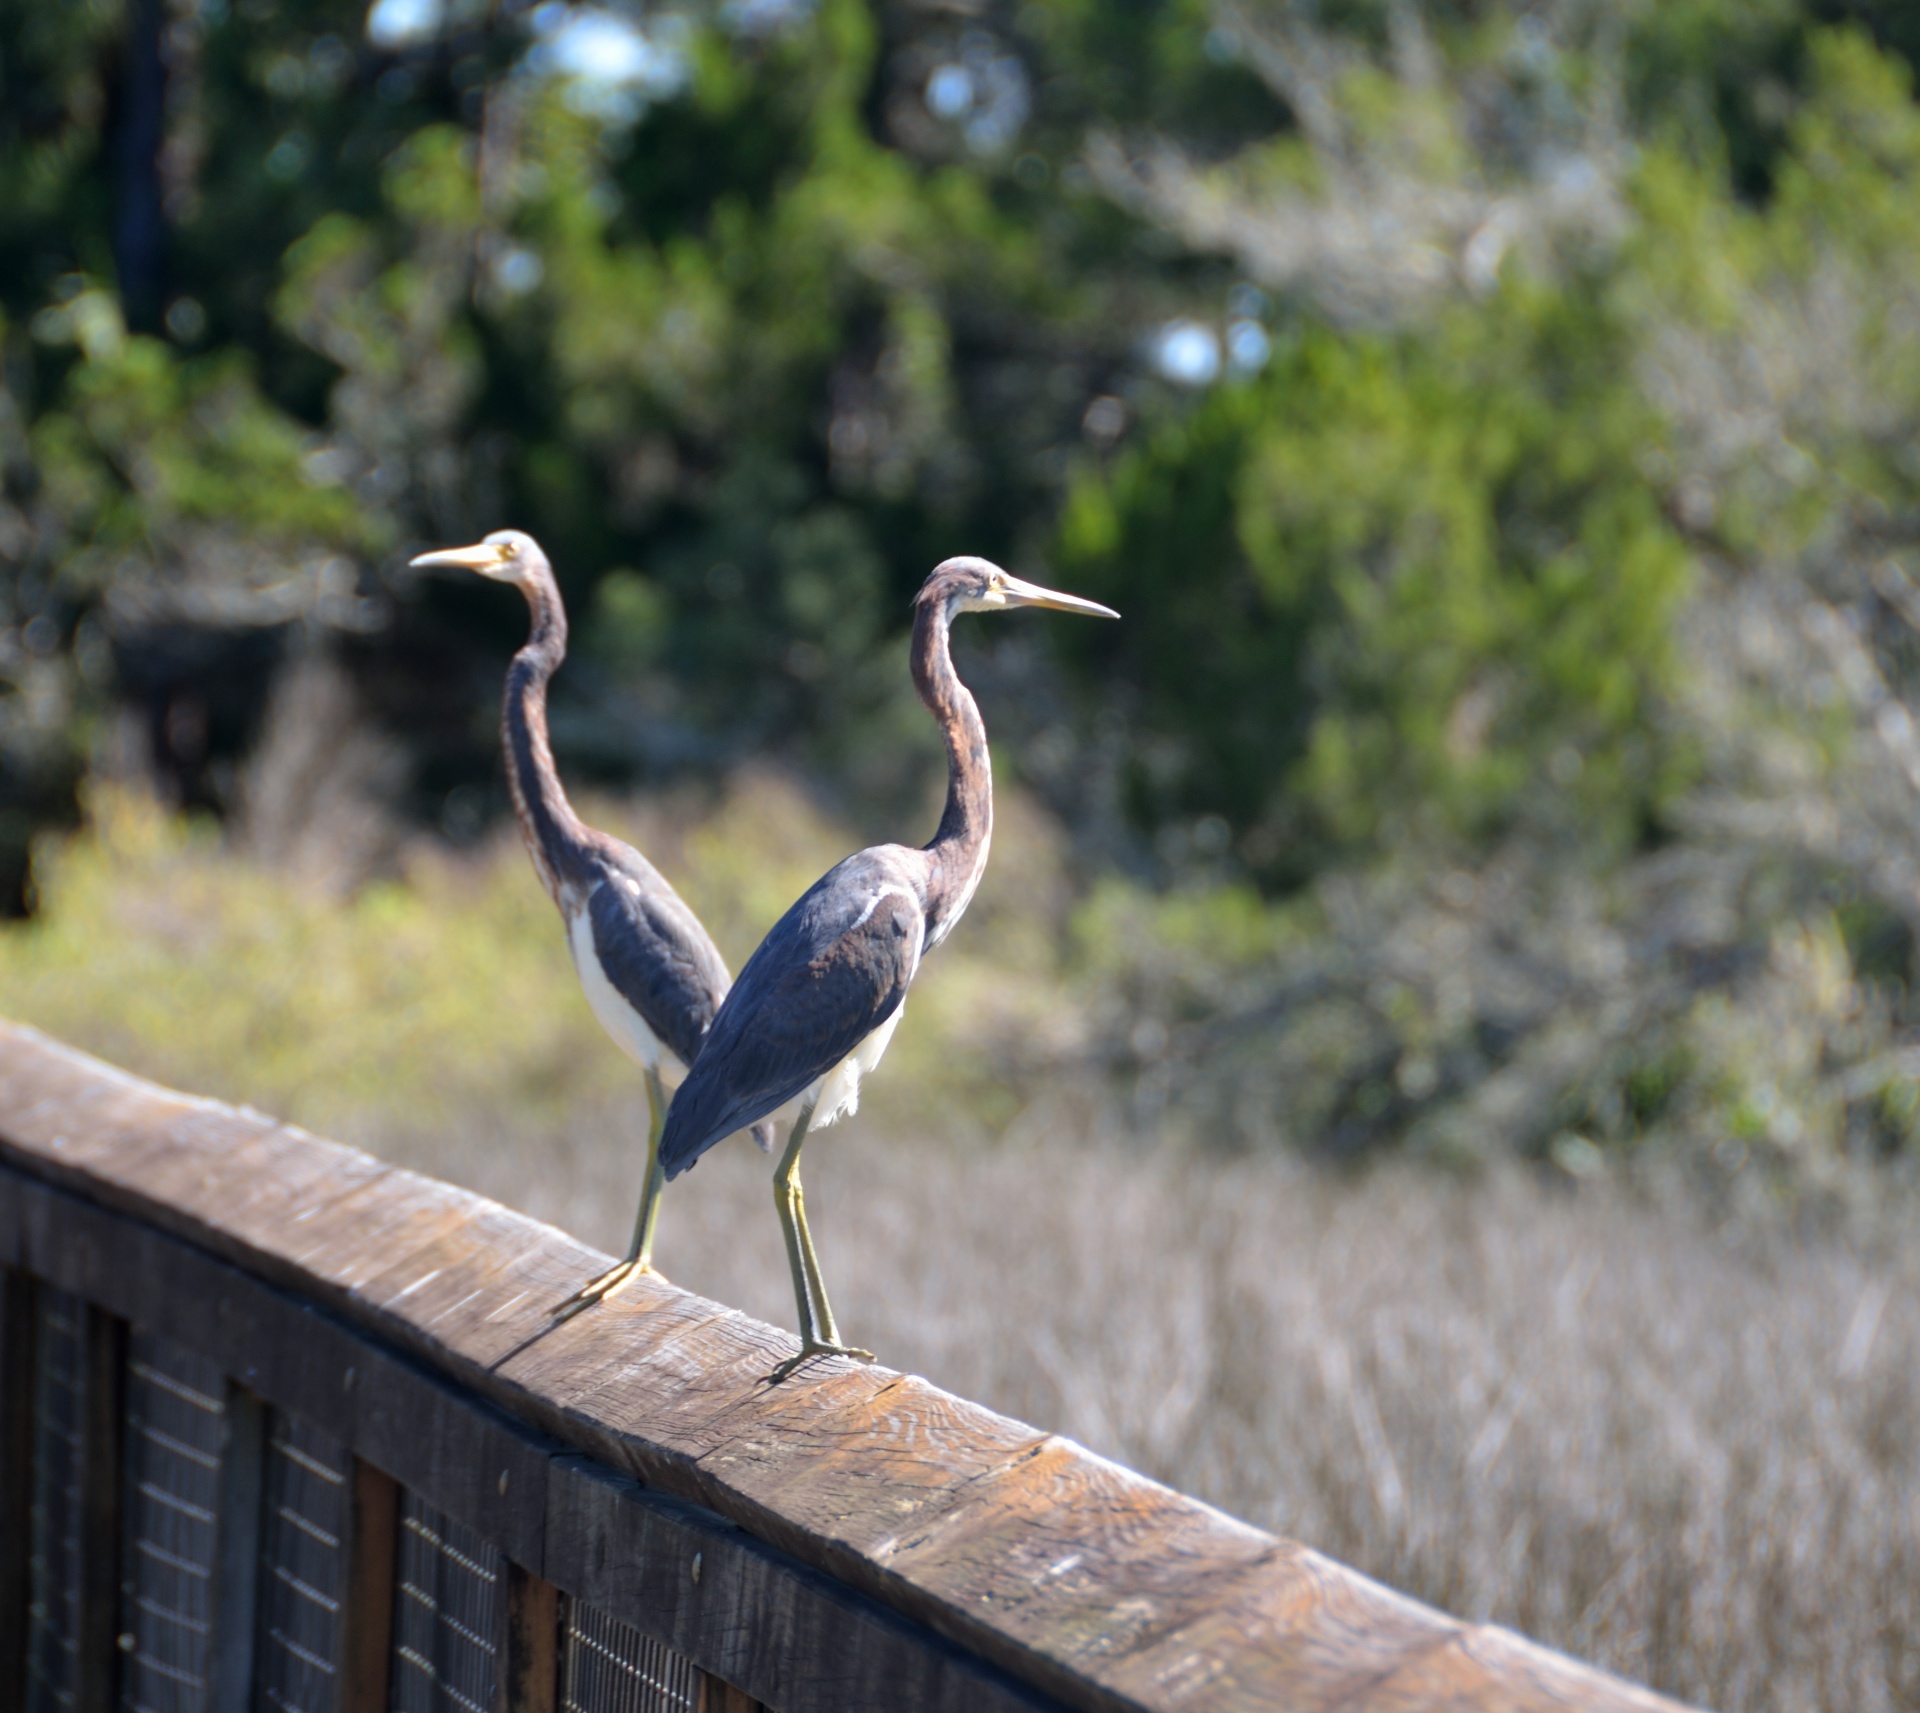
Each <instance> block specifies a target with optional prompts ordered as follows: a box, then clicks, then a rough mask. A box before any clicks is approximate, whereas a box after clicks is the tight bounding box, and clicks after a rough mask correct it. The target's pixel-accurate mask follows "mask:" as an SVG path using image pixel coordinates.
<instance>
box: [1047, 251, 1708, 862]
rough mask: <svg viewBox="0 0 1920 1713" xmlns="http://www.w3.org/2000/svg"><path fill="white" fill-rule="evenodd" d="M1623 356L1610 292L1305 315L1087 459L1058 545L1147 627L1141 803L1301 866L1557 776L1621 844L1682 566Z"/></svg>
mask: <svg viewBox="0 0 1920 1713" xmlns="http://www.w3.org/2000/svg"><path fill="white" fill-rule="evenodd" d="M1629 365H1630V346H1629V344H1628V341H1627V339H1626V338H1625V337H1624V332H1623V330H1622V329H1621V328H1620V326H1619V325H1618V320H1617V318H1616V317H1614V316H1613V315H1612V314H1611V313H1610V312H1609V310H1608V309H1607V307H1606V304H1605V301H1604V298H1603V296H1602V294H1601V293H1600V292H1599V291H1598V290H1597V289H1595V288H1591V287H1589V288H1584V289H1579V288H1577V289H1572V290H1548V289H1544V288H1541V287H1539V286H1535V285H1531V284H1529V283H1528V282H1526V281H1525V280H1524V279H1520V278H1514V279H1510V280H1509V281H1508V282H1507V285H1506V286H1505V288H1504V289H1503V290H1502V291H1501V292H1500V293H1498V294H1497V295H1496V296H1495V297H1493V298H1492V299H1490V300H1488V301H1487V302H1486V303H1484V304H1477V305H1473V306H1463V307H1460V308H1457V309H1455V310H1453V311H1450V312H1449V313H1448V314H1446V315H1445V316H1444V317H1443V318H1441V319H1440V320H1439V321H1438V323H1437V324H1434V325H1430V326H1426V327H1423V328H1421V329H1420V330H1419V332H1418V333H1410V334H1401V335H1378V336H1360V337H1355V336H1351V335H1349V336H1342V337H1337V336H1335V335H1333V334H1331V333H1329V332H1327V331H1324V330H1320V329H1315V328H1308V329H1305V330H1303V331H1302V332H1301V333H1300V334H1299V335H1298V336H1297V337H1296V338H1295V339H1293V340H1292V341H1291V342H1290V343H1289V344H1288V345H1287V346H1285V347H1284V348H1283V350H1282V351H1281V353H1280V354H1279V356H1278V358H1277V360H1276V361H1275V362H1274V364H1273V365H1272V367H1271V369H1270V370H1269V372H1268V374H1267V375H1266V376H1265V377H1264V378H1263V379H1261V380H1260V381H1259V382H1258V383H1257V384H1254V385H1250V386H1247V387H1244V388H1241V389H1236V390H1224V391H1222V392H1220V393H1218V394H1216V395H1215V396H1214V397H1213V398H1211V399H1209V400H1208V401H1207V402H1206V404H1204V405H1203V406H1202V407H1201V408H1200V410H1199V411H1198V412H1196V413H1195V415H1194V416H1193V417H1192V418H1191V419H1190V420H1189V421H1186V422H1182V423H1178V424H1175V425H1172V426H1169V427H1168V428H1166V429H1164V430H1162V431H1161V433H1160V434H1159V435H1158V436H1157V437H1156V438H1155V439H1154V440H1152V441H1151V442H1150V443H1149V444H1148V445H1147V446H1145V447H1144V448H1143V449H1142V450H1140V451H1139V452H1136V453H1130V454H1128V455H1126V456H1124V457H1123V458H1122V459H1121V460H1120V462H1119V463H1118V465H1117V466H1116V467H1115V469H1114V470H1113V471H1112V472H1111V474H1110V475H1109V476H1107V477H1105V478H1104V479H1101V478H1096V477H1093V476H1091V475H1089V476H1088V477H1087V478H1086V479H1084V480H1083V482H1082V484H1081V486H1080V487H1079V488H1078V489H1077V490H1076V492H1075V496H1074V499H1073V502H1072V503H1071V504H1070V506H1069V507H1068V510H1067V512H1066V516H1065V521H1064V524H1063V526H1062V536H1061V548H1060V556H1061V558H1062V560H1063V562H1064V563H1066V564H1068V565H1070V566H1071V567H1072V568H1073V570H1074V572H1075V574H1076V576H1077V577H1078V579H1079V581H1080V582H1082V583H1084V584H1086V585H1087V586H1088V587H1090V588H1093V589H1096V590H1098V591H1099V592H1100V594H1101V596H1102V598H1104V599H1107V600H1110V601H1112V602H1113V603H1114V604H1116V605H1117V606H1119V607H1120V608H1122V609H1123V610H1124V611H1126V612H1127V613H1128V615H1129V616H1130V617H1131V618H1134V619H1136V620H1137V621H1139V622H1137V623H1136V624H1134V625H1133V626H1130V627H1129V631H1128V633H1127V636H1126V638H1125V640H1124V641H1123V642H1122V643H1121V644H1120V645H1119V646H1120V648H1121V650H1122V658H1123V660H1124V662H1125V669H1126V670H1128V671H1129V674H1130V675H1131V676H1132V677H1133V678H1134V680H1135V682H1136V683H1138V684H1139V685H1140V686H1141V687H1142V715H1143V721H1144V723H1145V724H1146V725H1147V726H1148V728H1149V729H1150V730H1151V731H1152V732H1153V734H1154V736H1155V738H1156V739H1161V740H1163V747H1161V748H1158V749H1156V748H1154V747H1152V746H1146V748H1145V759H1144V760H1143V763H1142V765H1141V768H1140V770H1139V774H1138V776H1137V778H1136V782H1135V798H1134V800H1135V804H1136V811H1137V812H1138V813H1139V814H1140V815H1141V816H1142V818H1143V819H1145V820H1148V821H1150V822H1151V821H1156V820H1159V819H1163V818H1165V817H1168V816H1170V815H1178V814H1181V813H1186V814H1194V813H1199V812H1204V811H1207V810H1213V811H1216V812H1225V813H1226V814H1227V815H1228V816H1229V817H1230V819H1231V820H1232V821H1233V823H1234V827H1235V831H1236V833H1237V834H1238V836H1239V839H1240V845H1241V849H1242V852H1243V854H1244V856H1245V857H1246V859H1247V860H1248V862H1249V864H1250V865H1251V866H1252V867H1253V868H1254V869H1255V870H1256V872H1262V873H1266V874H1269V875H1272V874H1279V875H1287V874H1292V875H1294V876H1298V875H1300V874H1301V873H1302V872H1303V871H1304V870H1305V868H1306V865H1308V864H1311V863H1312V862H1314V861H1315V858H1316V855H1317V854H1318V853H1326V854H1328V855H1335V854H1338V853H1341V852H1344V851H1350V850H1352V849H1355V848H1365V847H1368V846H1370V845H1373V844H1375V843H1377V842H1378V841H1379V840H1380V839H1381V838H1382V837H1390V836H1391V835H1392V834H1393V833H1394V831H1395V830H1396V828H1397V829H1398V830H1399V831H1401V832H1408V831H1413V832H1420V833H1427V832H1431V831H1435V830H1440V831H1444V832H1447V833H1450V834H1452V835H1454V836H1457V837H1466V838H1470V839H1471V838H1477V837H1485V836H1487V835H1488V834H1490V833H1492V832H1495V831H1498V830H1499V829H1500V828H1501V827H1503V826H1504V825H1506V824H1509V823H1511V822H1512V820H1513V819H1514V818H1515V817H1516V816H1517V815H1519V814H1521V813H1522V812H1523V808H1524V805H1525V801H1526V799H1527V798H1528V797H1529V796H1535V795H1541V794H1546V795H1553V794H1555V793H1556V791H1557V790H1562V789H1563V790H1564V792H1565V794H1566V795H1568V796H1570V797H1571V799H1572V800H1573V802H1574V803H1575V804H1576V805H1577V807H1578V810H1579V811H1580V812H1581V813H1582V814H1584V816H1585V817H1586V818H1587V820H1588V822H1589V824H1590V825H1591V827H1592V829H1593V831H1594V833H1595V834H1596V835H1597V836H1598V837H1599V838H1600V839H1601V840H1602V841H1604V842H1607V843H1611V844H1612V845H1614V846H1615V847H1620V846H1624V845H1628V844H1630V843H1631V842H1632V841H1633V840H1634V838H1635V837H1636V836H1637V835H1638V833H1639V831H1640V829H1641V828H1642V827H1643V826H1644V825H1645V824H1646V823H1647V822H1648V821H1649V820H1650V819H1651V818H1652V817H1653V816H1654V815H1655V814H1656V813H1657V810H1658V805H1659V803H1660V801H1661V800H1662V797H1663V795H1664V794H1665V793H1667V792H1669V791H1671V790H1672V788H1673V786H1674V784H1675V783H1676V781H1677V776H1678V773H1679V770H1680V767H1681V765H1682V763H1681V761H1680V758H1678V757H1675V756H1673V755H1670V754H1666V753H1663V749H1662V745H1661V741H1660V739H1659V736H1658V734H1657V733H1656V732H1655V731H1654V729H1653V721H1652V711H1653V707H1654V704H1655V702H1656V700H1657V698H1658V697H1659V695H1660V693H1661V691H1662V690H1663V689H1664V688H1665V686H1666V685H1667V683H1668V682H1669V676H1670V672H1671V666H1672V657H1671V653H1670V643H1669V634H1670V623H1671V618H1672V614H1673V611H1674V608H1675V605H1676V603H1677V601H1678V600H1679V599H1680V597H1681V595H1682V594H1683V592H1684V590H1685V587H1686V577H1685V555H1684V552H1683V549H1682V545H1681V543H1680V541H1679V538H1678V537H1677V535H1676V534H1675V532H1674V531H1673V529H1672V528H1671V526H1670V525H1669V524H1668V523H1667V522H1666V520H1665V519H1664V518H1663V516H1662V515H1661V511H1660V505H1659V497H1658V494H1657V492H1656V490H1655V489H1654V487H1653V485H1652V484H1651V483H1649V482H1648V480H1647V479H1646V477H1645V476H1644V475H1643V474H1642V464H1643V461H1644V457H1645V454H1646V452H1647V451H1648V449H1649V448H1650V447H1652V446H1654V445H1656V444H1657V440H1658V436H1659V433H1660V427H1659V423H1658V419H1657V418H1656V417H1655V416H1654V415H1653V413H1652V412H1651V411H1650V410H1649V408H1648V407H1647V404H1646V402H1645V400H1644V399H1643V397H1642V396H1641V394H1640V393H1639V392H1638V390H1637V389H1636V387H1635V386H1634V384H1633V377H1632V373H1631V369H1630V366H1629ZM1202 651H1204V652H1205V654H1206V656H1207V658H1208V662H1209V669H1208V671H1207V673H1206V674H1205V676H1204V678H1203V679H1202V680H1201V681H1200V682H1198V683H1196V682H1195V680H1194V679H1193V677H1192V676H1191V675H1190V674H1189V673H1183V672H1182V671H1181V670H1180V669H1179V662H1181V661H1182V660H1192V659H1194V658H1195V657H1196V656H1197V655H1198V654H1200V653H1201V652H1202Z"/></svg>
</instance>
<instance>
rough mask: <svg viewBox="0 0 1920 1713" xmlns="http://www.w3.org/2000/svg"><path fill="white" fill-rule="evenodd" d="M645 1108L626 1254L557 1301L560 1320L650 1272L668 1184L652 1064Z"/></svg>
mask: <svg viewBox="0 0 1920 1713" xmlns="http://www.w3.org/2000/svg"><path fill="white" fill-rule="evenodd" d="M647 1108H648V1111H647V1177H646V1183H645V1184H644V1186H643V1187H642V1189H641V1191H640V1211H639V1212H638V1213H636V1214H635V1215H634V1220H633V1236H632V1238H631V1239H630V1240H629V1242H628V1244H627V1253H626V1258H625V1259H624V1260H622V1261H621V1262H620V1263H619V1264H618V1265H616V1266H613V1267H609V1268H608V1269H607V1270H606V1272H604V1273H602V1274H601V1275H600V1276H599V1278H597V1279H594V1280H592V1281H590V1282H589V1283H587V1284H585V1285H582V1286H581V1287H580V1289H579V1290H578V1291H576V1292H574V1294H573V1295H572V1296H571V1297H568V1298H567V1299H566V1300H565V1301H564V1302H562V1303H560V1304H557V1305H556V1312H557V1313H558V1314H559V1317H560V1319H562V1320H567V1319H570V1318H571V1317H572V1316H574V1315H577V1314H578V1313H579V1312H580V1311H581V1310H582V1309H587V1308H592V1307H593V1305H594V1304H595V1303H603V1302H605V1301H606V1300H607V1299H608V1298H609V1297H611V1296H615V1295H617V1294H618V1293H619V1292H621V1291H623V1290H625V1289H626V1288H627V1286H629V1285H630V1284H632V1283H633V1281H634V1280H635V1279H637V1278H638V1277H639V1276H640V1275H641V1274H642V1273H651V1272H653V1232H654V1227H655V1226H656V1225H658V1224H659V1222H660V1192H661V1191H662V1190H664V1189H665V1188H666V1187H667V1174H666V1172H665V1170H664V1169H663V1168H662V1167H661V1164H660V1136H661V1132H662V1131H664V1130H665V1129H666V1127H667V1091H666V1089H665V1088H664V1087H663V1086H662V1084H661V1082H660V1072H659V1071H658V1070H657V1069H655V1068H654V1067H652V1066H649V1067H648V1069H647Z"/></svg>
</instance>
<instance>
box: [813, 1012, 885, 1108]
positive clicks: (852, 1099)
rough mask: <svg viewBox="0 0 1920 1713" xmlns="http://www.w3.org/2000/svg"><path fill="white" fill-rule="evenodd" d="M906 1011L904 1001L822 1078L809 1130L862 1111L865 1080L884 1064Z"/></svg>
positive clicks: (818, 1085)
mask: <svg viewBox="0 0 1920 1713" xmlns="http://www.w3.org/2000/svg"><path fill="white" fill-rule="evenodd" d="M906 1009H907V1002H906V1001H905V1000H904V999H903V1000H902V1001H901V1002H900V1004H899V1005H898V1006H897V1007H896V1008H895V1010H894V1013H893V1015H892V1016H891V1017H889V1018H888V1019H887V1020H886V1022H884V1023H882V1024H881V1025H880V1027H879V1028H878V1029H876V1030H874V1031H873V1033H872V1034H870V1035H869V1036H868V1037H867V1038H866V1039H865V1040H864V1041H862V1042H861V1043H860V1045H859V1046H857V1047H855V1048H854V1050H853V1051H852V1052H851V1053H849V1054H848V1055H847V1056H846V1057H845V1058H844V1059H842V1060H841V1061H840V1062H839V1064H837V1065H835V1066H834V1067H833V1069H832V1070H830V1071H828V1072H827V1074H826V1075H825V1076H824V1077H822V1078H821V1079H820V1081H819V1083H818V1084H817V1085H816V1086H817V1087H818V1089H819V1091H820V1093H819V1095H818V1096H817V1098H816V1100H815V1104H814V1108H813V1123H812V1124H811V1125H809V1126H808V1128H809V1129H811V1130H822V1129H824V1128H825V1127H826V1126H827V1125H829V1124H831V1123H833V1121H834V1120H835V1119H837V1118H851V1117H852V1116H853V1115H854V1113H856V1112H858V1111H859V1110H860V1082H861V1079H862V1078H864V1077H865V1076H866V1075H867V1073H868V1072H869V1071H871V1070H873V1068H874V1067H875V1066H876V1065H878V1064H879V1063H880V1059H881V1056H882V1055H883V1054H884V1053H885V1052H886V1050H887V1044H888V1043H889V1042H890V1041H891V1040H892V1039H893V1032H894V1030H896V1029H898V1028H899V1027H900V1018H901V1016H902V1014H903V1013H904V1012H905V1011H906Z"/></svg>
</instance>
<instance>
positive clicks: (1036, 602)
mask: <svg viewBox="0 0 1920 1713" xmlns="http://www.w3.org/2000/svg"><path fill="white" fill-rule="evenodd" d="M1000 592H1001V594H1002V595H1003V596H1005V598H1006V603H1007V605H1008V606H1010V607H1052V608H1054V609H1055V610H1056V611H1059V612H1063V613H1085V614H1087V615H1088V616H1089V617H1091V618H1096V619H1117V618H1118V617H1119V616H1120V615H1119V614H1118V613H1116V612H1115V611H1114V610H1113V608H1111V607H1103V606H1101V604H1100V603H1099V602H1098V601H1084V600H1082V599H1081V598H1080V597H1079V596H1078V595H1063V594H1061V593H1060V591H1059V590H1058V589H1043V588H1041V587H1040V585H1039V584H1038V583H1029V582H1026V581H1025V580H1024V579H1022V578H1019V577H1015V576H1012V575H1003V576H1002V577H1001V579H1000Z"/></svg>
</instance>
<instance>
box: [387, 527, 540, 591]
mask: <svg viewBox="0 0 1920 1713" xmlns="http://www.w3.org/2000/svg"><path fill="white" fill-rule="evenodd" d="M408 563H409V564H412V565H417V566H420V567H421V568H422V569H428V568H434V567H443V566H444V567H453V568H458V569H459V570H462V571H478V572H479V573H480V575H481V576H482V577H491V578H493V579H494V580H495V581H497V582H501V583H524V582H526V581H527V579H528V578H530V577H532V576H533V575H534V574H535V573H536V571H542V570H545V569H546V567H547V556H546V555H545V554H544V553H542V552H541V551H540V543H539V542H537V541H535V540H534V539H533V537H532V536H530V535H522V534H521V533H520V531H519V530H517V529H496V530H495V531H494V532H493V534H491V535H490V536H488V537H487V539H486V540H485V541H477V542H475V543H474V544H473V546H471V547H443V548H442V549H441V550H440V551H439V552H437V553H422V554H420V555H419V556H418V557H417V558H415V559H412V560H409V561H408Z"/></svg>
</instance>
